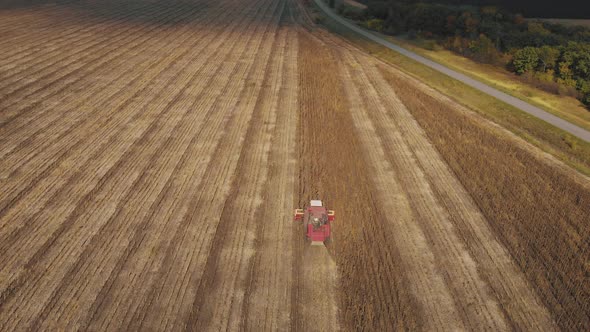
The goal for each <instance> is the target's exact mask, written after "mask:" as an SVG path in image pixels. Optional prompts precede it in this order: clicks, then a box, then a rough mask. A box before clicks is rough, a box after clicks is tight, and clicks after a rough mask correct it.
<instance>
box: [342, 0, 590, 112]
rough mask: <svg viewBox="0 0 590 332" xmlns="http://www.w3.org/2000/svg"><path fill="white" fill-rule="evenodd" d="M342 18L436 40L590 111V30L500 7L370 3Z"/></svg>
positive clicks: (345, 12) (344, 10)
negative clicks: (574, 99)
mask: <svg viewBox="0 0 590 332" xmlns="http://www.w3.org/2000/svg"><path fill="white" fill-rule="evenodd" d="M366 5H367V9H366V10H365V11H363V12H359V11H354V10H350V9H347V8H341V13H342V14H343V15H345V16H348V17H350V18H353V19H356V20H358V21H361V22H362V24H364V25H365V26H367V27H368V28H370V29H373V30H378V31H381V32H384V33H387V34H392V35H399V34H406V35H407V36H408V37H409V38H415V37H420V38H424V39H426V40H430V41H435V45H431V47H441V46H442V47H444V48H447V49H449V50H452V51H454V52H457V53H460V54H462V55H464V56H467V57H470V58H472V59H475V60H477V61H480V62H484V63H490V64H494V65H497V66H504V67H506V68H507V69H509V70H511V71H512V72H514V73H516V74H518V75H520V76H521V77H522V78H523V79H524V80H526V81H528V82H529V83H532V84H535V85H537V86H538V87H540V88H543V89H545V90H547V91H551V92H554V93H559V94H566V95H572V96H576V97H578V98H579V99H580V100H581V101H582V102H584V104H586V105H588V106H590V29H588V28H584V27H577V26H564V25H559V24H552V23H548V22H540V21H534V20H527V19H525V17H524V16H523V15H520V14H516V13H513V12H511V11H509V10H506V9H503V8H500V7H496V6H465V5H450V4H437V3H413V2H406V1H400V0H392V1H369V2H366Z"/></svg>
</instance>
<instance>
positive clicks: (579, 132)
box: [314, 0, 590, 142]
mask: <svg viewBox="0 0 590 332" xmlns="http://www.w3.org/2000/svg"><path fill="white" fill-rule="evenodd" d="M314 1H315V2H316V4H317V5H318V6H319V7H320V8H321V9H322V10H323V11H324V12H325V13H326V14H327V15H328V16H330V18H332V19H334V20H336V21H337V22H339V23H341V24H342V25H344V26H346V27H347V28H349V29H351V30H353V31H355V32H356V33H359V34H360V35H362V36H363V37H366V38H368V39H370V40H372V41H374V42H376V43H379V44H381V45H383V46H385V47H387V48H389V49H391V50H393V51H396V52H398V53H401V54H403V55H405V56H407V57H409V58H411V59H413V60H415V61H417V62H419V63H421V64H423V65H426V66H428V67H430V68H432V69H435V70H437V71H439V72H441V73H443V74H445V75H448V76H450V77H452V78H454V79H456V80H458V81H460V82H462V83H464V84H467V85H469V86H470V87H472V88H475V89H477V90H479V91H481V92H484V93H486V94H488V95H490V96H492V97H494V98H497V99H499V100H501V101H503V102H505V103H506V104H509V105H511V106H514V107H516V108H518V109H520V110H522V111H524V112H526V113H528V114H530V115H533V116H535V117H537V118H539V119H541V120H543V121H545V122H547V123H550V124H552V125H553V126H555V127H557V128H559V129H562V130H564V131H566V132H568V133H570V134H572V135H574V136H576V137H578V138H580V139H583V140H585V141H586V142H590V131H588V130H586V129H584V128H581V127H579V126H576V125H575V124H572V123H570V122H568V121H566V120H564V119H562V118H560V117H557V116H555V115H553V114H551V113H549V112H547V111H544V110H542V109H540V108H539V107H536V106H533V105H531V104H529V103H527V102H525V101H523V100H520V99H518V98H516V97H513V96H511V95H509V94H507V93H504V92H502V91H500V90H498V89H495V88H493V87H491V86H489V85H487V84H485V83H482V82H480V81H478V80H476V79H473V78H471V77H469V76H467V75H465V74H462V73H460V72H457V71H455V70H452V69H450V68H448V67H446V66H444V65H442V64H440V63H438V62H434V61H432V60H430V59H427V58H425V57H423V56H421V55H419V54H416V53H414V52H412V51H409V50H407V49H405V48H403V47H400V46H399V45H396V44H394V43H392V42H390V41H388V40H385V39H383V38H381V37H380V36H378V35H376V34H374V33H372V32H370V31H367V30H365V29H362V28H360V27H358V26H357V25H356V24H354V23H351V22H349V21H348V20H346V19H344V18H342V17H340V16H339V15H337V14H336V13H334V12H333V11H332V10H331V9H330V8H329V7H328V6H327V5H326V4H325V3H324V2H323V1H322V0H314Z"/></svg>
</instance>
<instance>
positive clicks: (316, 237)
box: [295, 200, 334, 244]
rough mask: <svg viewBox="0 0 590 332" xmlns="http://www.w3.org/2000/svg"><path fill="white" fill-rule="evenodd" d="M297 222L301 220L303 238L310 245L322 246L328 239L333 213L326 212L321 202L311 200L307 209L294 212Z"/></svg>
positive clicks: (330, 211)
mask: <svg viewBox="0 0 590 332" xmlns="http://www.w3.org/2000/svg"><path fill="white" fill-rule="evenodd" d="M298 220H303V225H304V226H305V236H306V238H307V239H308V240H310V241H311V243H312V244H323V243H324V242H325V241H327V240H328V239H329V238H330V223H331V222H332V221H334V211H332V210H327V209H326V208H325V207H324V206H323V205H322V201H318V200H312V201H311V202H310V203H309V207H308V208H306V209H297V210H295V221H298Z"/></svg>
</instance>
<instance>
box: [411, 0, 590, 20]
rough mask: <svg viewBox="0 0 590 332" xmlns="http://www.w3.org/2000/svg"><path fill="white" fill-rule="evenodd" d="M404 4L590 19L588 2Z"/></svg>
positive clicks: (414, 0) (415, 0)
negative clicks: (494, 8)
mask: <svg viewBox="0 0 590 332" xmlns="http://www.w3.org/2000/svg"><path fill="white" fill-rule="evenodd" d="M403 2H408V3H418V2H430V3H444V4H453V5H478V6H488V5H494V6H500V7H503V8H506V9H509V10H511V11H513V12H518V13H521V14H523V15H524V16H525V17H540V18H578V19H590V1H588V0H561V1H555V0H405V1H403Z"/></svg>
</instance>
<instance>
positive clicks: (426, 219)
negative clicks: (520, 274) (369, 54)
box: [354, 58, 507, 330]
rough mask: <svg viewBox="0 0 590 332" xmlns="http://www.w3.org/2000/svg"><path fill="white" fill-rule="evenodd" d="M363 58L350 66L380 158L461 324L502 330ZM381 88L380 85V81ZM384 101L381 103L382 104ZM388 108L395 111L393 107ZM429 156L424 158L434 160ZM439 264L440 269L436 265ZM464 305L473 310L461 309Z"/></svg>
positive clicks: (497, 313) (490, 301)
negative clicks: (417, 228)
mask: <svg viewBox="0 0 590 332" xmlns="http://www.w3.org/2000/svg"><path fill="white" fill-rule="evenodd" d="M367 61H370V60H368V59H364V58H363V59H361V60H355V62H354V64H355V65H356V66H358V68H360V69H359V70H357V71H355V75H354V77H355V79H356V81H357V82H358V83H357V85H359V86H364V87H365V89H363V93H362V95H363V98H364V99H365V102H366V103H367V104H368V105H370V108H371V109H372V110H373V111H372V112H370V113H369V118H370V119H371V121H372V123H373V127H374V128H375V130H376V134H377V135H378V137H380V138H381V144H382V145H383V146H384V151H385V156H386V158H387V160H389V163H390V164H391V165H392V166H393V168H394V170H395V173H396V174H397V181H398V182H399V183H400V184H401V185H402V186H403V188H412V189H411V190H407V191H406V193H407V196H408V198H409V202H410V205H411V206H412V209H413V211H414V212H415V214H416V221H417V224H418V225H420V228H421V229H422V231H423V232H424V234H425V236H426V238H427V239H428V242H429V243H432V244H433V246H435V247H436V248H437V249H436V250H433V253H434V257H435V260H436V262H437V266H438V268H439V270H440V271H445V272H444V273H443V275H445V281H446V283H447V285H448V287H449V289H450V290H451V291H452V292H453V298H454V299H455V302H456V303H457V304H458V309H460V312H461V314H462V316H463V322H464V323H465V324H466V325H467V326H470V327H469V328H470V329H474V328H477V327H486V328H489V329H493V330H504V329H507V325H506V321H505V318H504V317H503V315H502V313H501V312H500V311H499V304H498V303H497V300H496V299H495V298H493V297H491V296H490V294H487V289H486V288H487V285H486V284H485V283H484V282H483V281H482V279H481V277H480V276H479V273H478V271H477V265H476V262H475V261H474V260H473V258H472V257H471V256H470V255H469V253H468V252H467V251H466V249H465V248H464V246H463V244H462V241H461V240H460V238H458V236H457V234H456V232H455V230H454V226H453V225H452V223H451V222H450V221H449V216H448V212H447V211H446V210H444V209H443V207H442V206H441V205H440V203H439V202H438V201H437V200H436V197H435V196H434V194H433V192H432V188H430V184H429V183H428V182H427V181H426V178H425V175H424V174H423V173H422V171H421V169H420V167H419V165H418V163H417V161H416V157H415V155H414V152H413V151H412V150H411V149H410V148H409V147H408V143H407V142H406V141H405V140H404V138H403V137H402V136H401V133H400V129H399V126H402V125H403V124H398V123H399V122H401V121H402V120H404V119H392V118H391V116H389V114H388V112H387V110H386V109H385V107H384V105H386V104H387V103H388V102H389V103H391V102H395V101H396V100H395V99H393V98H392V97H389V96H388V95H387V94H392V93H393V91H391V89H387V88H388V86H387V85H384V86H381V87H376V83H375V82H376V81H377V80H378V78H375V77H373V75H379V74H378V72H376V71H375V70H372V67H371V65H372V64H371V63H370V62H368V64H367V63H366V62H367ZM379 83H384V82H379ZM384 99H386V100H384ZM391 107H395V105H392V106H391ZM435 157H436V155H431V156H429V158H435ZM441 265H442V266H441ZM465 303H476V304H477V305H474V306H468V307H465V305H464V304H465Z"/></svg>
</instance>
